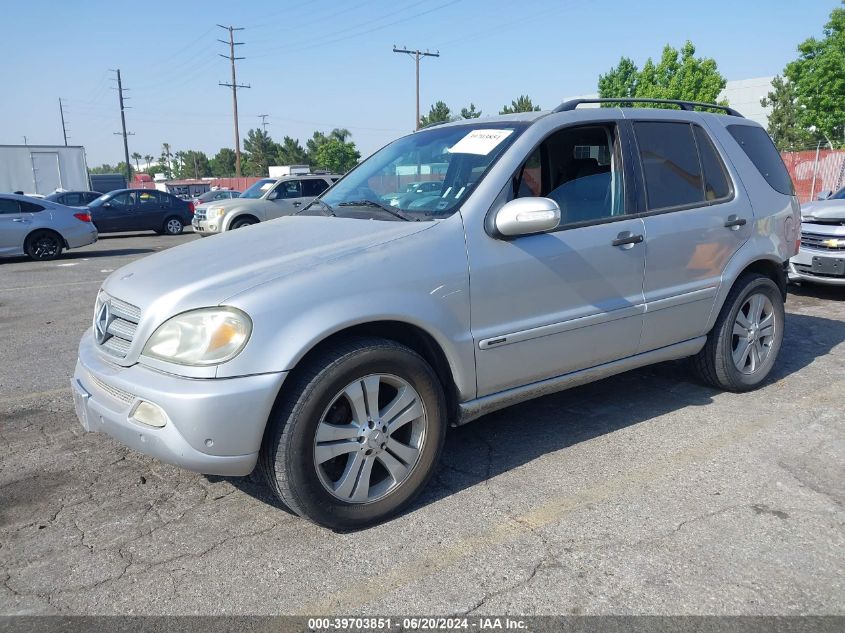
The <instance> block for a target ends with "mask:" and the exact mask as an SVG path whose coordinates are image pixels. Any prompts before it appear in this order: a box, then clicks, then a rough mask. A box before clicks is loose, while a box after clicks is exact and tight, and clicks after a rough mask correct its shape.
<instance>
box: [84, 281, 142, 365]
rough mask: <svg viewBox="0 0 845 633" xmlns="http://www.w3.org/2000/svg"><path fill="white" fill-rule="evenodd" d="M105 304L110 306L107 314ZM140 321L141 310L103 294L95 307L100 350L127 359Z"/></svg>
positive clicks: (95, 328)
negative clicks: (104, 309) (104, 310)
mask: <svg viewBox="0 0 845 633" xmlns="http://www.w3.org/2000/svg"><path fill="white" fill-rule="evenodd" d="M104 303H108V304H109V309H108V311H107V312H106V313H104V312H103V310H102V308H103V304H104ZM140 320H141V309H140V308H138V307H137V306H133V305H132V304H131V303H126V302H125V301H121V300H120V299H118V298H116V297H111V296H109V295H107V294H106V293H104V292H101V293H100V295H99V296H98V297H97V304H96V306H95V307H94V333H95V335H96V336H97V344H98V345H99V346H100V349H102V350H103V351H104V352H106V353H107V354H108V355H110V356H113V357H114V358H118V359H120V358H126V355H127V354H128V353H129V349H130V348H131V347H132V341H133V340H134V339H135V330H136V329H137V328H138V322H139V321H140ZM101 341H102V342H101Z"/></svg>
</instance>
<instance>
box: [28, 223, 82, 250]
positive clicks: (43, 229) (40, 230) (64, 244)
mask: <svg viewBox="0 0 845 633" xmlns="http://www.w3.org/2000/svg"><path fill="white" fill-rule="evenodd" d="M36 233H52V234H53V235H55V236H56V237H58V238H59V240H60V241H61V242H62V248H64V249H70V246H69V245H68V241H67V240H66V239H65V236H64V235H62V234H61V233H59V232H58V231H57V230H56V229H51V228H49V227H46V226H39V227H37V228H34V229H32V230H31V231H30V232H29V233H27V234H26V237H25V238H23V250H24V253H26V247H27V245H28V244H29V240H30V239H31V238H32V236H33V235H35V234H36Z"/></svg>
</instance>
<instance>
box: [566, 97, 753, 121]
mask: <svg viewBox="0 0 845 633" xmlns="http://www.w3.org/2000/svg"><path fill="white" fill-rule="evenodd" d="M582 103H630V104H635V103H663V104H668V105H675V106H678V107H679V108H680V109H681V110H686V111H690V112H691V111H693V110H695V109H696V108H710V109H713V110H723V111H724V112H725V114H728V115H730V116H738V117H740V118H745V117H743V116H742V115H741V114H740V113H739V112H737V111H736V110H734V109H733V108H731V107H730V106H725V105H719V104H716V103H702V102H700V101H681V100H680V99H647V98H644V97H612V98H602V99H570V100H569V101H564V102H563V103H561V104H560V105H559V106H558V107H556V108H555V109H554V110H553V112H569V111H570V110H574V109H575V108H577V107H578V106H579V105H581V104H582Z"/></svg>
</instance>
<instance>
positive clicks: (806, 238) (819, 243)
mask: <svg viewBox="0 0 845 633" xmlns="http://www.w3.org/2000/svg"><path fill="white" fill-rule="evenodd" d="M829 240H835V242H834V243H840V244H845V242H843V240H845V236H835V235H817V234H815V233H805V232H803V231H802V232H801V246H805V247H807V248H815V249H816V250H820V251H845V246H830V245H828V244H825V242H827V241H829Z"/></svg>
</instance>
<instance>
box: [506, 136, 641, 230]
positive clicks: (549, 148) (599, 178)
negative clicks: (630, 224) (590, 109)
mask: <svg viewBox="0 0 845 633" xmlns="http://www.w3.org/2000/svg"><path fill="white" fill-rule="evenodd" d="M623 191H624V189H623V185H622V160H621V149H620V144H619V135H618V134H617V130H616V126H615V125H610V124H600V125H589V126H580V127H569V128H565V129H563V130H558V131H557V132H555V133H553V134H552V135H551V136H549V137H548V138H547V139H546V140H545V141H543V143H542V144H541V145H540V146H539V147H538V148H537V149H536V150H535V151H534V153H532V154H531V156H529V158H528V160H527V161H526V162H525V164H524V165H523V167H522V170H521V171H520V173H519V175H518V177H517V178H516V180H515V183H514V197H517V198H524V197H527V196H542V197H545V198H551V199H552V200H554V201H555V202H557V204H558V206H559V207H560V215H561V220H560V224H561V226H564V225H568V224H578V223H581V222H593V221H596V220H602V219H605V218H611V217H615V216H618V215H623V214H624V213H625V206H624V203H623V199H622V197H623Z"/></svg>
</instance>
